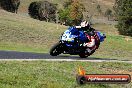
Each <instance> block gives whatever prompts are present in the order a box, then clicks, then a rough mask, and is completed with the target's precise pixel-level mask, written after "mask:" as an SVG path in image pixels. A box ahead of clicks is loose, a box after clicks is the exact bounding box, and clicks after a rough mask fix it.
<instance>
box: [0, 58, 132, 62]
mask: <svg viewBox="0 0 132 88" xmlns="http://www.w3.org/2000/svg"><path fill="white" fill-rule="evenodd" d="M38 60H43V61H66V62H70V61H77V62H79V61H80V62H124V63H132V61H120V60H86V59H80V60H79V59H78V60H76V59H0V61H38Z"/></svg>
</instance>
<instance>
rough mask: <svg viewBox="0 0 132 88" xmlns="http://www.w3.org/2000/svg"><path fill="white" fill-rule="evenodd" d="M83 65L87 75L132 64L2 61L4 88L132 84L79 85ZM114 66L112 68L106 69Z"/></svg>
mask: <svg viewBox="0 0 132 88" xmlns="http://www.w3.org/2000/svg"><path fill="white" fill-rule="evenodd" d="M79 66H83V67H84V69H85V70H86V73H87V74H102V73H105V74H106V73H109V74H112V73H114V72H115V70H117V71H118V70H125V71H127V72H128V73H130V71H131V68H132V64H127V63H96V65H95V63H93V62H92V63H91V62H46V61H29V62H28V61H0V88H130V86H132V83H131V84H87V85H82V86H79V85H77V83H76V80H75V79H76V74H77V73H78V71H77V69H78V67H79ZM106 69H111V70H106Z"/></svg>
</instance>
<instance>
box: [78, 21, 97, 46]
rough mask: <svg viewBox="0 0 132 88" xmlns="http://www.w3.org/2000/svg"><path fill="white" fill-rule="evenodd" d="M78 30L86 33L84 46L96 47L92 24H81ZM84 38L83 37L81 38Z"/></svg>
mask: <svg viewBox="0 0 132 88" xmlns="http://www.w3.org/2000/svg"><path fill="white" fill-rule="evenodd" d="M76 28H77V29H78V30H81V31H82V32H84V35H85V38H86V39H85V40H86V41H84V44H83V46H85V47H93V46H94V45H95V38H94V31H95V29H93V28H92V27H91V26H90V24H89V23H88V22H87V21H83V22H81V24H80V26H76ZM79 37H80V38H81V37H82V36H81V35H80V36H79Z"/></svg>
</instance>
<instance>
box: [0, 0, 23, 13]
mask: <svg viewBox="0 0 132 88" xmlns="http://www.w3.org/2000/svg"><path fill="white" fill-rule="evenodd" d="M19 5H20V0H0V6H1V8H2V9H4V10H7V11H9V12H13V13H17V10H18V7H19Z"/></svg>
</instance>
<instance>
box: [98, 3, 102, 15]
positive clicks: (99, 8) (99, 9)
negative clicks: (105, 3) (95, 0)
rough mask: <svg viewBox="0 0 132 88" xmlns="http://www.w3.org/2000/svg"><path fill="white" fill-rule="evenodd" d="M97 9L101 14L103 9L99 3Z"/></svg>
mask: <svg viewBox="0 0 132 88" xmlns="http://www.w3.org/2000/svg"><path fill="white" fill-rule="evenodd" d="M97 11H98V12H99V14H102V10H101V7H100V5H99V4H98V5H97Z"/></svg>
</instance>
